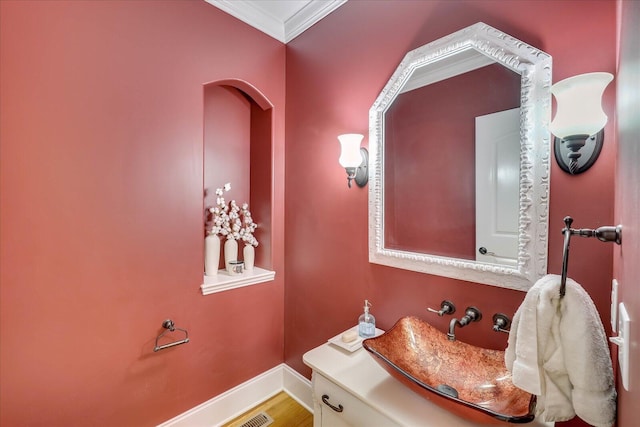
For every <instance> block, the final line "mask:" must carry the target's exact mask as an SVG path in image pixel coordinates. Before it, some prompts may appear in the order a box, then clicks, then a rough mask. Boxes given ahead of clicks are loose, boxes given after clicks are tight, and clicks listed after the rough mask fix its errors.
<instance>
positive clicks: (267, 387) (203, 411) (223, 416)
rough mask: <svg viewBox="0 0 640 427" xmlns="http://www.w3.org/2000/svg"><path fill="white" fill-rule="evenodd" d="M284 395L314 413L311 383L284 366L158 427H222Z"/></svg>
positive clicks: (267, 372)
mask: <svg viewBox="0 0 640 427" xmlns="http://www.w3.org/2000/svg"><path fill="white" fill-rule="evenodd" d="M281 391H285V392H287V394H289V395H290V396H291V397H292V398H293V399H294V400H295V401H297V402H298V403H300V404H301V405H302V406H304V407H305V408H306V409H307V410H308V411H310V412H313V400H312V397H311V381H309V380H308V379H306V378H305V377H304V376H302V375H300V374H299V373H298V372H296V371H295V370H293V369H291V368H290V367H289V366H287V365H286V364H284V363H283V364H280V365H278V366H276V367H275V368H272V369H269V370H268V371H266V372H263V373H262V374H260V375H258V376H256V377H254V378H252V379H250V380H248V381H245V382H244V383H242V384H240V385H238V386H236V387H234V388H232V389H230V390H227V391H225V392H224V393H222V394H219V395H218V396H215V397H214V398H212V399H210V400H207V401H206V402H204V403H201V404H200V405H198V406H196V407H194V408H191V409H189V410H188V411H186V412H183V413H182V414H180V415H178V416H176V417H174V418H172V419H170V420H168V421H165V422H164V423H162V424H160V425H159V426H158V427H213V426H220V425H222V424H224V423H226V422H228V421H230V420H232V419H234V418H236V417H238V416H239V415H241V414H243V413H245V412H246V411H248V410H249V409H251V408H253V407H254V406H256V405H258V404H259V403H262V402H264V401H265V400H267V399H269V398H270V397H272V396H274V395H276V394H277V393H279V392H281Z"/></svg>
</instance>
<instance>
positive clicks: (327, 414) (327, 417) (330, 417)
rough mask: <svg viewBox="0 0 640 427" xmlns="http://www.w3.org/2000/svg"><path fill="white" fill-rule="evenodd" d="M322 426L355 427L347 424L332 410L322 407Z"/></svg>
mask: <svg viewBox="0 0 640 427" xmlns="http://www.w3.org/2000/svg"><path fill="white" fill-rule="evenodd" d="M320 426H321V427H354V426H352V425H351V424H347V422H346V421H345V420H343V419H342V417H341V416H340V414H338V413H336V412H334V411H333V409H331V408H327V407H326V406H325V407H322V409H321V410H320Z"/></svg>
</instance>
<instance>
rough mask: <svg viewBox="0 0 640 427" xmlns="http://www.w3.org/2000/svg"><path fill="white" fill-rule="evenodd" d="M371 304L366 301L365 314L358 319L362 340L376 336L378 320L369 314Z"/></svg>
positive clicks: (359, 333)
mask: <svg viewBox="0 0 640 427" xmlns="http://www.w3.org/2000/svg"><path fill="white" fill-rule="evenodd" d="M369 307H371V303H370V302H369V300H364V313H362V314H361V315H360V317H359V318H358V335H360V336H361V337H362V338H371V337H374V336H375V335H376V318H375V317H374V316H373V314H370V313H369Z"/></svg>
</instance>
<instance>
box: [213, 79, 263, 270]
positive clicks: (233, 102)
mask: <svg viewBox="0 0 640 427" xmlns="http://www.w3.org/2000/svg"><path fill="white" fill-rule="evenodd" d="M203 102H204V109H203V111H204V117H203V138H204V143H203V147H204V154H203V163H204V164H203V169H204V173H203V177H204V183H203V185H204V209H205V210H206V208H208V207H210V206H213V205H215V202H216V196H215V190H216V188H220V187H222V186H223V185H224V184H225V183H227V182H228V183H231V190H230V191H228V192H226V193H224V198H225V200H226V202H227V203H228V202H229V201H231V200H236V202H237V203H238V204H239V205H241V204H242V203H244V202H247V203H249V209H250V211H251V214H252V217H253V219H254V221H255V222H256V223H257V224H258V229H257V230H256V232H255V237H256V238H257V239H258V242H259V245H258V247H257V248H256V251H255V253H256V259H255V265H256V266H259V267H261V268H264V269H268V270H271V269H272V268H273V259H272V249H271V248H272V245H271V241H272V237H271V235H272V211H273V210H272V181H273V171H272V164H273V161H272V152H273V151H272V145H273V137H272V136H273V104H272V103H271V102H270V101H269V100H268V99H267V97H266V96H264V94H263V93H262V92H261V91H260V90H258V89H257V88H256V87H255V86H253V85H252V84H250V83H248V82H246V81H244V80H239V79H226V80H218V81H214V82H210V83H207V84H205V85H203ZM205 212H206V211H205ZM238 243H239V247H240V250H239V252H240V257H241V256H242V246H243V245H242V242H238ZM223 259H224V258H223V256H221V260H222V261H221V262H220V265H219V267H220V268H224V265H223V264H224V261H223Z"/></svg>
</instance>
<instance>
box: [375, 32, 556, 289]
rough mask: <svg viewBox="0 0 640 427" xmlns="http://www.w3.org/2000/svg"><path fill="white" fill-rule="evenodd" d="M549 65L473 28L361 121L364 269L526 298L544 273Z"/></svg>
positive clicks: (422, 58) (426, 56)
mask: <svg viewBox="0 0 640 427" xmlns="http://www.w3.org/2000/svg"><path fill="white" fill-rule="evenodd" d="M550 109H551V57H550V56H549V55H548V54H546V53H544V52H542V51H540V50H539V49H536V48H534V47H532V46H529V45H527V44H526V43H523V42H522V41H520V40H517V39H515V38H513V37H511V36H509V35H507V34H504V33H502V32H500V31H498V30H496V29H495V28H492V27H490V26H488V25H486V24H483V23H477V24H475V25H472V26H470V27H467V28H465V29H463V30H460V31H458V32H456V33H453V34H451V35H449V36H446V37H444V38H442V39H439V40H436V41H434V42H431V43H429V44H426V45H424V46H422V47H420V48H418V49H415V50H413V51H411V52H409V53H408V54H407V55H406V56H405V57H404V59H403V60H402V62H401V63H400V65H399V66H398V68H397V69H396V71H395V72H394V73H393V75H392V76H391V78H390V80H389V81H388V82H387V84H386V85H385V87H384V88H383V90H382V92H381V93H380V95H379V96H378V98H377V99H376V101H375V103H374V104H373V106H372V107H371V110H370V112H369V151H370V166H369V167H370V173H371V176H370V181H369V261H370V262H372V263H376V264H383V265H387V266H391V267H396V268H402V269H407V270H413V271H419V272H423V273H429V274H435V275H440V276H445V277H452V278H456V279H462V280H467V281H471V282H478V283H484V284H488V285H494V286H500V287H506V288H512V289H520V290H527V289H528V288H529V287H530V286H531V285H532V284H533V283H534V282H535V280H537V279H538V278H539V277H541V276H542V275H544V274H546V269H547V231H548V230H547V228H548V226H547V217H548V209H549V138H550V135H549V131H548V124H549V119H550Z"/></svg>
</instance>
